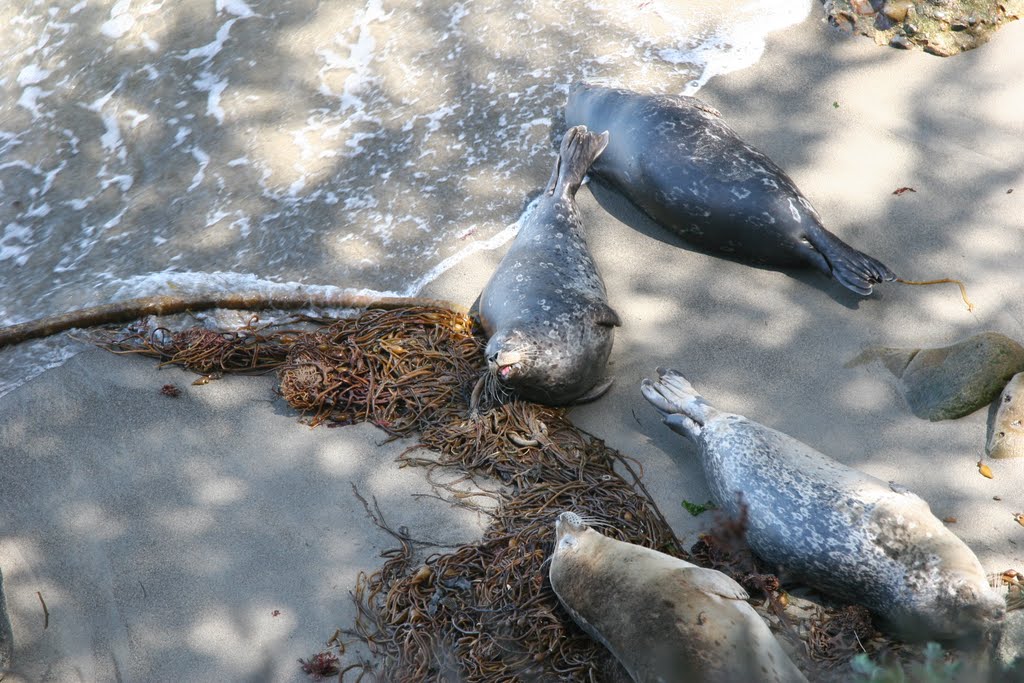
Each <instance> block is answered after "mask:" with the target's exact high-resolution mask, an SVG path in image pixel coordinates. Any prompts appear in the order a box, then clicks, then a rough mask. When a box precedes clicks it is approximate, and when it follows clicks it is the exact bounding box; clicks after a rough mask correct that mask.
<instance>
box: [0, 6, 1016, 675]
mask: <svg viewBox="0 0 1024 683" xmlns="http://www.w3.org/2000/svg"><path fill="white" fill-rule="evenodd" d="M1021 45H1024V24H1016V25H1010V26H1008V27H1006V28H1004V29H1002V30H1001V31H1000V32H999V33H998V34H997V35H996V36H995V38H994V39H993V40H992V41H991V43H989V44H988V45H986V46H984V47H982V48H981V49H978V50H975V51H973V52H969V53H965V54H963V55H960V56H957V57H954V58H951V59H941V58H938V57H934V56H930V55H926V54H923V53H919V52H903V51H898V50H894V49H885V48H879V47H876V46H875V45H873V44H872V43H871V41H869V40H867V39H863V38H855V37H849V36H844V35H842V34H839V33H837V32H834V31H833V30H831V29H829V28H828V27H827V26H826V25H825V24H824V22H823V20H822V18H821V13H820V9H819V8H818V7H817V6H816V7H815V10H814V12H813V13H812V15H811V17H810V18H808V19H807V20H806V21H805V22H803V23H802V24H800V25H799V26H797V27H794V28H792V29H788V30H786V31H783V32H780V33H776V34H773V35H772V36H771V37H770V39H769V41H768V46H767V49H766V52H765V55H764V57H763V58H762V59H761V61H760V62H759V63H758V64H757V65H755V66H754V67H751V68H748V69H746V70H743V71H739V72H735V73H732V74H729V75H725V76H720V77H716V78H714V79H713V80H712V81H711V82H710V83H709V84H708V85H707V86H706V87H705V88H704V89H703V90H702V91H701V97H702V98H703V99H704V100H706V101H707V102H708V103H710V104H712V105H713V106H715V107H717V108H718V109H719V110H720V111H721V112H722V113H723V116H724V118H725V120H726V121H727V122H729V123H730V124H731V125H732V126H733V127H734V128H735V129H736V130H737V132H739V133H740V134H741V135H742V136H743V137H744V138H745V139H746V140H747V141H748V142H749V143H751V144H753V145H754V146H756V147H758V148H760V149H761V150H763V151H764V152H766V153H767V154H768V155H769V156H770V157H771V158H772V159H773V160H774V161H775V162H776V163H778V164H779V165H780V166H781V167H782V168H784V169H785V170H786V171H787V172H788V173H789V174H790V175H791V177H792V178H793V179H794V180H795V181H796V183H797V185H798V186H799V187H800V188H801V189H802V191H803V192H804V194H805V195H806V196H807V197H808V198H809V199H810V200H811V202H812V203H813V204H814V205H815V206H816V208H817V209H818V211H819V213H820V214H821V215H822V217H823V220H824V222H825V224H826V226H827V227H828V228H829V229H830V230H831V231H833V232H834V233H836V234H837V235H839V236H840V237H841V238H842V239H843V240H845V241H847V242H848V243H850V244H851V245H853V246H854V247H856V248H858V249H861V250H863V251H865V252H867V253H869V254H871V255H873V256H875V257H877V258H879V259H880V260H882V261H883V262H885V263H886V264H887V265H888V266H889V267H891V268H892V269H893V270H894V271H896V273H897V274H898V275H900V276H901V277H904V278H907V279H922V280H923V279H931V278H940V277H958V278H961V279H963V280H964V281H965V282H966V283H967V286H968V289H969V294H970V297H971V299H972V300H973V302H974V304H975V305H976V308H975V310H974V311H973V313H971V312H968V311H967V310H966V308H965V306H964V304H963V302H962V301H961V299H960V296H959V293H958V292H957V290H956V288H955V287H954V286H952V285H943V286H936V287H927V288H922V287H907V286H901V285H897V284H886V285H882V286H880V287H878V288H877V292H876V294H875V295H873V296H871V297H869V298H866V299H861V298H858V297H856V296H854V295H852V294H850V293H848V292H846V291H845V290H843V289H842V288H841V287H840V286H839V285H837V284H836V283H834V282H832V281H830V280H828V279H826V278H825V277H824V276H822V275H820V274H817V273H812V272H805V273H798V272H787V273H781V272H777V271H771V270H765V269H755V268H750V267H747V266H744V265H741V264H738V263H733V262H729V261H725V260H722V259H717V258H713V257H710V256H708V255H705V254H701V253H698V252H695V251H691V250H688V249H686V248H684V247H682V246H681V245H680V243H679V242H678V241H677V240H676V239H675V238H673V237H671V236H670V235H667V234H666V233H664V232H662V231H661V230H660V229H658V228H657V227H655V226H652V225H650V224H649V223H645V222H644V221H643V219H642V218H641V217H640V216H638V215H637V214H636V212H635V211H633V210H632V209H630V207H628V206H626V205H624V204H623V202H621V200H616V199H615V198H614V197H613V196H611V195H610V194H609V193H608V192H606V191H602V190H601V188H599V187H592V190H593V192H592V191H591V190H588V189H584V190H582V191H581V192H580V194H579V196H578V199H579V203H580V206H581V208H582V211H583V217H584V220H585V223H586V225H587V229H588V232H589V235H590V240H591V246H592V249H593V251H594V254H595V257H596V259H597V262H598V264H599V266H600V268H601V272H602V274H603V276H604V278H605V281H606V283H607V286H608V292H609V297H610V301H611V304H612V306H613V307H614V308H615V309H616V310H617V311H618V312H619V314H620V316H621V318H622V321H623V325H622V327H621V328H620V329H618V330H617V332H616V340H615V348H614V350H613V352H612V359H611V363H610V365H609V372H610V373H611V374H612V375H614V377H615V384H614V386H613V387H612V389H611V391H610V392H609V393H608V394H607V395H606V396H605V397H603V398H602V399H600V400H599V401H596V402H594V403H592V404H588V405H585V406H580V407H577V408H574V409H573V410H572V413H571V417H572V420H573V421H574V422H575V423H576V424H578V425H579V426H580V427H582V428H584V429H586V430H588V431H590V432H592V433H594V434H595V435H597V436H599V437H601V438H603V439H605V440H606V441H607V442H608V444H609V445H611V446H612V447H614V448H617V449H619V450H620V451H622V452H623V453H625V454H627V455H629V456H632V457H634V458H636V459H637V460H638V461H639V462H640V463H641V464H642V465H643V468H644V472H645V477H644V480H645V482H646V484H647V486H648V488H649V489H650V491H651V493H652V494H653V496H654V497H655V499H656V501H657V503H658V504H659V506H660V507H661V509H662V511H663V512H664V513H665V515H666V517H667V518H668V520H669V522H670V523H671V524H672V525H673V526H674V528H675V530H676V533H677V534H678V535H679V536H680V537H681V538H682V539H683V541H684V544H685V545H687V546H688V545H689V544H691V543H692V542H693V541H695V540H696V535H697V534H698V533H699V532H700V530H701V529H702V528H703V527H704V525H705V524H707V522H708V520H707V519H705V517H692V516H691V515H690V514H689V513H687V512H686V511H685V510H684V509H683V508H682V506H681V501H683V500H688V501H693V502H704V501H706V500H707V499H708V497H709V494H708V489H707V487H706V485H705V483H704V479H703V475H702V472H701V468H700V466H699V463H698V461H697V459H696V457H695V454H694V452H693V451H692V450H691V449H690V448H689V447H688V446H687V445H686V444H685V443H684V442H683V440H682V439H681V438H680V437H678V436H676V435H674V434H673V433H671V432H670V431H669V430H668V429H667V428H666V427H664V426H663V425H661V424H660V421H659V419H658V417H657V415H656V413H655V411H654V410H653V409H652V408H650V406H648V405H647V403H646V401H645V400H644V399H643V398H642V396H641V395H640V392H639V383H640V380H641V379H642V378H643V377H652V376H654V374H655V368H656V367H657V366H659V365H663V366H669V367H674V368H677V369H679V370H680V371H681V372H683V374H685V375H686V376H687V378H689V379H690V380H691V381H692V382H693V383H694V385H695V386H696V388H697V389H698V390H699V391H700V392H701V393H702V394H704V395H705V396H706V397H707V399H708V400H709V401H710V402H711V403H712V404H714V405H715V406H717V407H719V408H721V409H724V410H728V411H731V412H736V413H740V414H743V415H746V416H748V417H750V418H752V419H755V420H757V421H760V422H762V423H764V424H767V425H769V426H771V427H774V428H776V429H779V430H781V431H784V432H786V433H788V434H790V435H792V436H794V437H796V438H799V439H801V440H802V441H804V442H806V443H808V444H810V445H812V446H813V447H815V448H817V449H819V450H821V451H823V452H825V453H827V454H829V455H831V456H832V457H834V458H836V459H838V460H840V461H841V462H843V463H845V464H848V465H851V466H853V467H857V468H859V469H862V470H864V471H866V472H868V473H870V474H872V475H875V476H877V477H880V478H882V479H885V480H895V481H896V482H899V483H901V484H904V485H906V486H908V487H910V488H911V489H912V490H913V491H915V492H916V493H918V494H919V495H920V496H921V497H923V498H924V499H925V500H927V501H928V502H929V504H930V505H931V507H932V510H933V512H934V513H935V514H936V515H937V516H939V517H940V518H942V517H950V516H952V517H955V518H956V519H957V522H956V523H955V524H954V525H953V526H952V528H953V530H954V531H955V532H956V533H957V535H959V536H960V537H961V538H962V539H963V540H964V541H965V542H966V543H967V544H968V545H969V546H970V547H971V548H972V549H973V550H974V551H975V552H976V553H977V555H978V557H979V558H980V560H981V562H982V564H983V565H984V567H985V568H986V570H987V571H990V572H996V571H1003V570H1005V569H1008V568H1011V567H1015V568H1018V569H1021V568H1024V527H1021V526H1020V525H1019V524H1017V523H1016V522H1015V521H1014V519H1013V513H1014V512H1018V511H1021V510H1022V509H1024V498H1022V496H1021V493H1020V491H1021V489H1022V488H1024V461H993V462H990V463H989V464H990V466H991V468H992V471H993V473H994V478H993V479H986V478H984V477H982V476H981V475H980V474H979V473H978V471H977V467H976V462H977V460H978V459H979V457H981V455H982V454H983V450H984V443H985V437H986V418H987V411H986V410H984V409H983V410H979V411H977V412H976V413H974V414H972V415H969V416H967V417H965V418H962V419H959V420H955V421H947V422H939V423H930V422H926V421H923V420H919V419H917V418H915V417H914V416H913V415H912V414H911V413H910V411H909V409H908V408H907V406H906V405H905V403H904V401H903V399H902V397H901V396H900V394H899V393H898V391H897V389H896V382H895V380H894V378H892V377H891V376H889V375H888V374H887V373H886V372H885V370H884V369H882V368H881V367H874V366H866V367H858V368H853V369H847V368H844V363H846V362H847V361H848V360H850V359H851V358H853V357H854V356H856V355H857V354H858V353H859V352H860V351H861V350H862V349H863V348H864V347H865V346H869V345H878V344H881V345H887V346H912V347H916V346H940V345H945V344H948V343H952V342H954V341H958V340H960V339H962V338H964V337H967V336H969V335H971V334H975V333H977V332H981V331H985V330H995V331H999V332H1002V333H1004V334H1007V335H1009V336H1010V337H1013V338H1016V339H1017V340H1019V341H1024V298H1022V297H1021V291H1022V289H1021V288H1022V269H1021V256H1022V255H1024V225H1022V218H1021V216H1022V215H1024V145H1022V144H1021V140H1022V138H1024V114H1022V112H1024V71H1022V70H1021V69H1020V68H1019V66H1020V46H1021ZM552 162H553V154H552V155H550V156H545V157H543V158H537V159H536V160H535V163H536V164H538V165H540V166H543V167H545V168H547V167H550V164H551V163H552ZM900 187H912V188H914V189H915V192H913V193H911V192H906V193H904V194H902V195H899V196H897V195H894V194H893V191H894V190H896V189H897V188H900ZM1010 190H1013V191H1012V192H1010ZM606 209H607V210H606ZM609 211H610V212H611V213H609ZM612 213H614V214H616V215H617V216H619V217H621V218H623V219H625V220H626V221H627V222H629V223H631V224H637V225H639V227H640V230H637V229H634V228H633V227H630V226H627V225H625V224H623V223H622V222H620V221H619V220H617V219H616V218H615V217H613V215H612ZM503 252H504V248H502V249H499V250H495V251H493V252H484V253H481V254H477V255H475V256H473V257H472V258H471V259H469V260H467V261H465V262H463V263H461V264H460V265H458V266H456V267H455V268H453V269H452V270H450V271H449V272H447V273H446V274H444V275H443V276H441V277H440V278H439V279H438V280H436V281H435V282H433V283H431V284H430V285H429V286H428V287H427V288H426V290H425V291H424V292H422V294H423V295H424V296H431V297H437V298H443V299H447V300H451V301H455V302H458V303H462V304H466V305H468V304H470V303H472V301H473V300H474V299H475V297H476V296H477V294H478V293H479V291H480V289H481V288H482V287H483V285H484V283H485V282H486V280H487V278H488V277H489V275H490V273H491V272H492V270H493V268H494V266H495V265H496V264H497V262H498V260H499V259H500V257H501V255H502V253H503ZM192 378H193V375H189V374H187V373H183V372H182V371H180V370H177V369H163V370H157V369H156V367H155V363H154V362H152V361H148V360H144V359H139V358H134V357H118V356H113V355H111V354H108V353H106V352H103V351H98V350H91V351H87V352H85V353H82V354H80V355H78V356H77V357H75V358H74V359H72V360H71V361H70V362H68V363H67V364H65V365H64V366H62V367H60V368H58V369H55V370H51V371H49V372H47V373H45V374H44V375H42V376H41V377H40V378H38V379H36V380H34V381H32V382H30V383H28V384H26V385H24V386H22V387H21V388H20V389H18V390H16V391H14V392H12V393H10V394H8V395H7V396H5V397H3V398H2V399H0V468H2V470H0V471H2V472H3V482H4V484H3V495H2V496H0V570H2V572H3V579H4V588H5V590H6V596H7V602H8V608H9V611H10V617H11V622H12V626H13V630H14V638H15V652H14V663H15V666H16V667H17V668H18V669H19V670H20V671H21V672H22V674H23V675H24V677H25V679H26V680H33V681H36V680H42V681H64V680H79V679H81V680H90V681H92V680H115V679H123V680H273V681H282V680H303V679H304V676H303V675H302V674H301V672H300V671H299V669H298V665H297V663H296V659H297V658H299V657H306V656H308V655H310V654H312V653H314V652H316V651H318V650H320V649H321V648H322V647H323V643H324V641H325V640H326V639H327V638H328V637H330V635H331V634H332V633H333V632H334V629H335V628H337V627H339V626H341V627H347V626H349V625H350V624H351V623H352V620H353V618H354V614H355V612H354V607H353V605H352V603H351V600H350V598H349V595H348V592H349V591H350V590H352V588H353V587H354V585H355V580H356V576H357V574H358V573H359V572H360V571H372V570H373V569H375V568H377V567H378V566H380V564H382V562H383V560H382V559H381V558H380V556H379V555H380V552H381V551H383V550H385V549H388V548H392V547H394V546H395V545H396V544H395V542H394V539H392V538H391V537H389V536H388V535H387V534H385V533H384V532H383V531H381V530H380V529H379V528H377V527H376V526H374V525H373V523H372V522H371V521H370V520H369V519H368V517H367V515H366V514H365V512H364V510H363V508H362V505H361V503H360V502H359V501H358V499H357V498H356V497H355V496H354V494H353V491H352V485H353V484H354V485H355V486H356V487H357V488H358V490H359V491H360V492H361V493H362V494H363V495H364V496H370V495H373V496H376V497H377V499H378V501H379V502H380V504H381V508H382V509H383V510H384V511H385V513H386V515H387V521H388V523H389V524H391V525H393V526H399V525H406V526H408V527H409V529H410V532H411V534H412V535H413V536H414V537H423V538H429V539H432V540H437V541H445V542H454V543H461V542H464V541H467V540H469V539H472V538H474V537H475V536H477V535H479V533H480V532H481V529H482V528H483V524H484V520H483V519H481V518H480V517H478V516H476V515H473V514H470V513H468V512H466V511H464V510H459V509H457V508H453V507H449V506H447V505H446V504H445V503H443V502H441V501H438V500H434V499H427V498H422V497H414V494H415V493H417V492H422V493H427V492H429V491H430V486H429V484H428V483H427V482H426V480H425V478H424V473H423V472H422V471H417V470H415V469H408V468H407V469H398V467H397V465H396V464H395V457H396V455H397V454H398V453H399V452H401V450H402V449H403V448H404V447H406V446H407V445H409V442H392V443H384V441H385V438H386V435H385V434H384V433H383V432H381V431H379V430H377V429H375V428H373V427H370V426H368V425H361V426H353V427H344V428H338V429H328V428H324V427H321V428H317V429H310V428H309V427H307V426H304V425H302V424H300V423H299V421H298V416H297V415H296V414H295V413H294V412H293V411H291V410H290V409H289V408H288V407H287V406H286V405H285V404H284V403H283V402H282V401H281V400H280V399H279V398H277V397H276V396H275V395H274V393H273V386H274V380H273V379H272V378H270V377H263V378H251V377H226V378H224V379H222V380H220V381H216V382H212V383H210V384H208V385H205V386H192V385H191V384H190V382H191V380H192ZM166 383H175V384H177V385H178V386H179V387H181V388H182V389H183V395H182V396H181V397H179V398H177V399H174V398H170V397H167V396H163V395H161V393H160V387H161V386H162V385H163V384H166ZM1000 499H1001V500H1000ZM37 591H38V592H39V593H40V594H41V595H42V596H43V598H44V599H45V602H46V605H47V608H48V611H49V622H48V625H47V627H46V628H45V629H44V615H43V609H42V606H41V604H40V600H39V597H38V596H37ZM1022 641H1024V638H1019V637H1018V638H1017V639H1016V642H1017V646H1018V647H1019V646H1020V643H1021V642H1022Z"/></svg>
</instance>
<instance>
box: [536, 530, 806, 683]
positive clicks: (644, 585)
mask: <svg viewBox="0 0 1024 683" xmlns="http://www.w3.org/2000/svg"><path fill="white" fill-rule="evenodd" d="M549 577H550V579H551V587H552V588H553V589H554V591H555V594H556V595H557V596H558V599H559V600H560V601H561V603H562V605H563V606H565V608H566V610H567V611H568V612H569V614H570V615H571V616H572V618H573V619H574V620H575V621H576V623H577V624H579V625H580V628H582V629H583V630H584V631H586V632H587V633H588V634H589V635H590V636H591V637H592V638H594V639H595V640H597V641H598V642H600V643H601V644H602V645H604V646H605V647H607V648H608V649H609V650H610V651H611V653H612V654H613V655H615V658H616V659H618V660H619V662H621V663H622V665H623V666H624V667H625V669H626V671H627V672H629V675H630V676H631V677H632V678H633V680H634V681H638V682H640V681H666V682H668V681H707V682H713V681H721V682H723V683H734V682H735V681H750V682H751V683H754V682H764V683H768V682H769V681H772V682H774V681H779V682H780V683H781V682H783V681H784V682H785V683H792V682H796V681H805V680H806V679H805V678H804V676H803V674H801V673H800V670H799V669H797V668H796V666H795V665H794V664H793V662H792V661H790V659H789V657H787V656H786V653H785V652H784V651H783V649H782V647H781V646H780V645H779V643H778V641H777V640H776V639H775V636H773V635H772V633H771V631H770V630H769V629H768V626H767V625H766V624H765V622H764V620H763V619H761V617H760V616H759V615H758V614H757V612H755V611H754V608H753V607H751V606H750V605H749V604H747V603H746V602H745V601H746V600H747V599H748V597H749V596H748V595H747V592H746V591H745V590H743V587H742V586H740V585H739V584H738V583H736V582H735V581H734V580H732V579H731V578H729V577H728V576H726V575H725V574H723V573H722V572H719V571H715V570H714V569H705V568H703V567H698V566H697V565H695V564H691V563H689V562H687V561H685V560H681V559H679V558H675V557H672V556H671V555H666V554H664V553H659V552H658V551H656V550H652V549H650V548H644V547H642V546H639V545H634V544H632V543H626V542H624V541H618V540H615V539H613V538H609V537H608V536H605V535H603V534H600V533H598V532H597V531H595V530H594V529H592V528H590V527H589V526H588V525H587V524H586V523H584V521H583V520H582V519H581V518H580V516H579V515H577V514H576V513H574V512H563V513H561V514H560V515H559V516H558V519H557V520H556V521H555V549H554V553H553V554H552V558H551V569H550V570H549Z"/></svg>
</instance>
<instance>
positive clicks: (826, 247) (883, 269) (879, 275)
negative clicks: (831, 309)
mask: <svg viewBox="0 0 1024 683" xmlns="http://www.w3.org/2000/svg"><path fill="white" fill-rule="evenodd" d="M806 238H807V241H808V242H810V244H811V246H812V247H814V249H816V250H817V251H818V252H819V253H820V254H821V255H822V256H823V257H824V259H825V262H826V264H827V265H828V269H829V274H831V275H832V277H834V278H835V279H836V281H838V282H839V283H840V284H841V285H843V286H844V287H846V288H847V289H849V290H850V291H852V292H856V293H857V294H860V295H861V296H868V295H869V294H871V287H872V285H875V284H878V283H880V282H891V281H893V280H895V279H896V273H894V272H892V271H891V270H889V268H888V266H886V265H885V264H884V263H882V262H881V261H879V260H878V259H876V258H873V257H871V256H868V255H867V254H865V253H863V252H860V251H857V250H856V249H854V248H853V247H851V246H850V245H849V244H847V243H846V242H844V241H842V240H841V239H839V238H838V237H836V236H835V235H833V234H832V233H830V232H829V231H828V230H825V229H824V228H819V229H817V230H811V231H808V233H807V235H806ZM815 260H816V259H815ZM816 265H818V267H820V264H816Z"/></svg>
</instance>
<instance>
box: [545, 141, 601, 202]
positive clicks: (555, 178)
mask: <svg viewBox="0 0 1024 683" xmlns="http://www.w3.org/2000/svg"><path fill="white" fill-rule="evenodd" d="M607 146H608V131H605V132H603V133H593V132H591V131H589V130H587V127H586V126H573V127H572V128H570V129H569V130H568V131H567V132H566V134H565V135H564V136H563V137H562V146H561V149H559V151H558V159H557V160H555V170H554V171H553V172H552V173H551V180H550V181H549V182H548V187H547V194H549V195H553V194H555V193H556V192H557V193H558V194H559V195H561V196H565V195H568V196H570V197H571V196H574V195H575V194H576V191H577V190H579V189H580V185H582V184H583V176H585V175H587V171H589V170H590V165H591V164H593V163H594V160H595V159H597V157H599V156H601V152H603V151H604V148H605V147H607Z"/></svg>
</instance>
